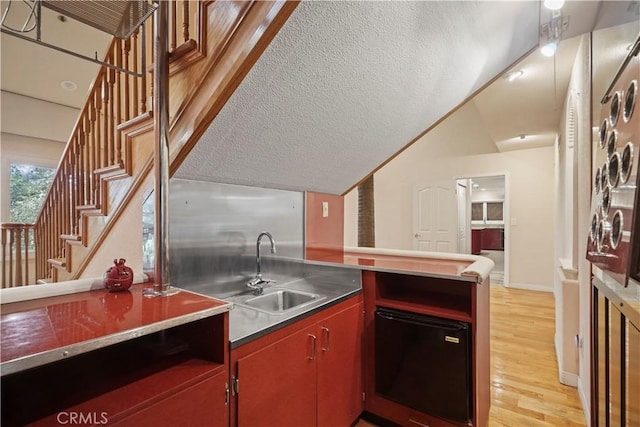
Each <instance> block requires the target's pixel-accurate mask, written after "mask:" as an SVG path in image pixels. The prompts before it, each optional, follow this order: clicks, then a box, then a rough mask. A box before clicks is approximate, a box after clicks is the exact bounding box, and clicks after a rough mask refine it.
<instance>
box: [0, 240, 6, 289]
mask: <svg viewBox="0 0 640 427" xmlns="http://www.w3.org/2000/svg"><path fill="white" fill-rule="evenodd" d="M0 244H2V287H3V288H4V287H6V285H7V230H6V229H5V228H0Z"/></svg>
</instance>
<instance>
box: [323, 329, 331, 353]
mask: <svg viewBox="0 0 640 427" xmlns="http://www.w3.org/2000/svg"><path fill="white" fill-rule="evenodd" d="M322 334H323V335H324V336H325V339H324V342H325V343H326V345H327V346H326V347H322V351H324V352H328V351H329V328H325V327H324V326H323V327H322Z"/></svg>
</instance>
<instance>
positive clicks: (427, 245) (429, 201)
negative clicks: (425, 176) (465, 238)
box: [413, 180, 457, 252]
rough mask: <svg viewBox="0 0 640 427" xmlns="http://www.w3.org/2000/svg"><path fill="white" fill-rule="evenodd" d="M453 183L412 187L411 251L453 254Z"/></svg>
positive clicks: (454, 249)
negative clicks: (412, 243) (412, 238)
mask: <svg viewBox="0 0 640 427" xmlns="http://www.w3.org/2000/svg"><path fill="white" fill-rule="evenodd" d="M454 189H455V181H453V180H451V181H445V182H440V183H436V184H428V185H422V186H418V187H415V188H414V194H413V199H414V200H413V206H414V209H413V227H414V230H415V232H414V236H413V237H414V248H415V249H417V250H419V251H431V252H455V251H456V246H457V242H456V217H457V215H456V198H455V190H454Z"/></svg>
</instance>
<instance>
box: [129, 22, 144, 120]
mask: <svg viewBox="0 0 640 427" xmlns="http://www.w3.org/2000/svg"><path fill="white" fill-rule="evenodd" d="M142 29H143V31H144V27H142ZM138 34H140V27H138V29H137V30H136V31H135V32H134V33H133V36H132V37H133V40H132V41H133V46H132V47H131V49H132V50H133V61H132V62H133V72H134V73H135V74H138V49H139V46H138ZM132 95H133V96H132V99H131V101H132V102H133V117H138V102H140V101H139V99H138V76H137V75H135V76H133V93H132Z"/></svg>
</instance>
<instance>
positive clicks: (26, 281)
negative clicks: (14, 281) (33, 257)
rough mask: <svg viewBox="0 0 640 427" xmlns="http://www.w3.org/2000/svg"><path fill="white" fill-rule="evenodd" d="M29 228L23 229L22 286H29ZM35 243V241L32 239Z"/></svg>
mask: <svg viewBox="0 0 640 427" xmlns="http://www.w3.org/2000/svg"><path fill="white" fill-rule="evenodd" d="M30 235H31V228H30V227H29V226H27V227H25V229H24V284H25V285H28V284H29V236H30ZM34 241H35V239H34Z"/></svg>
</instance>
